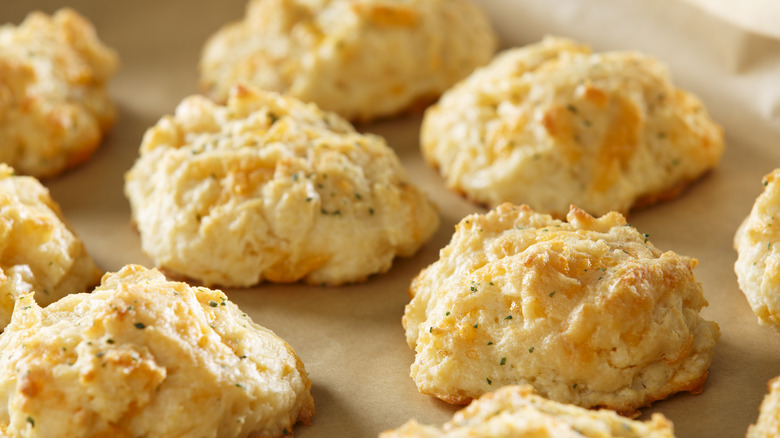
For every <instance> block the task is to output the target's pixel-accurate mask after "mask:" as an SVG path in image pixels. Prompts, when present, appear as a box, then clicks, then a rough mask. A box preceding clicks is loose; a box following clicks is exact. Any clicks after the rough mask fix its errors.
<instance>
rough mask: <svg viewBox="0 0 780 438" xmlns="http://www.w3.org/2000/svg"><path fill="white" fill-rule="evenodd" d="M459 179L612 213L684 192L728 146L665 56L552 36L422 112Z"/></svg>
mask: <svg viewBox="0 0 780 438" xmlns="http://www.w3.org/2000/svg"><path fill="white" fill-rule="evenodd" d="M421 148H422V153H423V155H424V157H425V159H426V160H427V161H428V162H429V163H430V164H431V165H433V166H435V167H437V168H438V169H439V171H440V173H441V174H442V176H443V177H444V179H445V180H446V184H447V186H448V187H449V188H451V189H453V190H456V191H458V192H462V193H464V194H465V195H466V196H467V197H468V198H470V199H471V200H473V201H476V202H479V203H483V204H486V205H488V206H491V207H494V206H496V205H498V204H501V203H503V202H512V203H515V204H527V205H529V206H530V207H531V208H533V209H534V210H536V211H539V212H545V213H550V214H553V215H554V216H555V217H560V218H562V217H564V216H565V215H566V213H567V211H568V208H569V205H570V204H575V205H577V206H579V207H580V208H582V209H583V210H585V211H587V212H589V213H591V214H594V215H603V214H606V213H608V212H610V211H619V212H622V213H624V214H625V213H627V212H628V211H629V209H630V208H632V207H635V206H642V205H647V204H651V203H653V202H656V201H660V200H664V199H667V198H671V197H674V196H676V195H677V194H678V193H679V192H680V191H681V190H682V189H683V188H684V187H685V186H686V185H687V184H688V183H690V182H692V181H694V180H696V179H697V178H699V177H700V176H702V175H703V174H704V173H705V172H706V171H707V170H709V169H711V168H713V167H714V166H715V165H716V164H717V163H718V161H719V160H720V157H721V155H722V154H723V149H724V144H723V130H722V128H721V127H720V126H719V125H717V124H716V123H715V122H713V121H712V120H711V119H710V118H709V116H708V115H707V113H706V111H705V109H704V107H703V106H702V104H701V102H700V101H699V100H698V99H697V98H696V97H694V96H693V95H691V94H689V93H687V92H685V91H683V90H680V89H677V88H675V87H674V86H673V85H672V84H671V82H670V80H669V75H668V73H667V71H666V69H665V68H664V66H662V65H661V64H660V63H659V62H658V61H657V60H655V59H653V58H651V57H648V56H645V55H642V54H640V53H635V52H606V53H595V54H594V53H591V52H590V50H589V49H588V47H587V46H584V45H581V44H577V43H575V42H573V41H570V40H567V39H562V38H552V37H547V38H545V39H544V40H542V41H541V42H540V43H537V44H532V45H529V46H526V47H523V48H517V49H511V50H508V51H506V52H503V53H502V54H499V55H498V56H497V57H496V58H495V60H494V61H493V62H491V64H489V65H488V66H486V67H484V68H481V69H478V70H476V71H475V72H474V73H473V74H472V75H471V76H469V77H468V78H467V79H465V80H464V81H462V82H461V83H459V84H458V85H456V86H455V87H453V88H452V89H451V90H449V91H447V92H446V93H445V94H444V95H443V96H442V98H441V99H440V100H439V102H438V103H437V104H436V105H434V106H432V107H430V108H429V109H428V110H427V111H426V113H425V116H424V119H423V125H422V129H421Z"/></svg>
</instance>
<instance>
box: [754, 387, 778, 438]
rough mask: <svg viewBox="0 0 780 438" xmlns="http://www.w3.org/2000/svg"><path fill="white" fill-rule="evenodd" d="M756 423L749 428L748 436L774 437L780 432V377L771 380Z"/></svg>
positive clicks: (758, 437)
mask: <svg viewBox="0 0 780 438" xmlns="http://www.w3.org/2000/svg"><path fill="white" fill-rule="evenodd" d="M767 386H769V393H768V394H767V395H766V396H764V400H763V401H762V402H761V408H760V410H759V413H758V420H756V424H751V425H750V427H749V428H748V431H747V435H746V438H774V437H777V435H778V433H780V377H775V378H774V379H772V380H770V381H769V384H768V385H767Z"/></svg>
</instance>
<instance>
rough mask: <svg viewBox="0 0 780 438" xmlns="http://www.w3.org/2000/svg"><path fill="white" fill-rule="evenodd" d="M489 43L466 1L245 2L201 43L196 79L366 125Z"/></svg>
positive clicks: (438, 85)
mask: <svg viewBox="0 0 780 438" xmlns="http://www.w3.org/2000/svg"><path fill="white" fill-rule="evenodd" d="M496 47H497V39H496V37H495V35H494V33H493V30H492V28H491V25H490V22H489V20H488V18H487V16H486V14H485V13H484V12H483V11H482V10H481V9H480V8H479V7H478V6H477V5H476V4H475V2H472V1H471V0H400V1H399V0H392V1H389V0H251V1H250V2H249V3H248V6H247V11H246V16H245V17H244V19H243V20H242V21H239V22H236V23H233V24H229V25H227V26H225V27H224V28H223V29H221V30H220V31H219V32H217V33H216V34H215V35H214V36H212V37H211V38H210V39H209V41H208V42H207V43H206V45H205V47H204V50H203V54H202V57H201V62H200V71H201V82H202V84H203V87H204V89H206V90H207V91H208V93H209V94H210V95H211V96H212V97H213V98H215V99H217V100H218V101H224V100H225V99H226V98H227V95H228V91H229V89H230V87H231V86H232V85H233V84H235V83H237V82H244V83H251V84H254V85H256V86H258V87H260V88H264V89H267V90H272V91H277V92H283V93H286V94H289V95H290V96H294V97H297V98H299V99H301V100H304V101H307V102H315V103H316V104H317V105H319V106H320V107H321V108H323V109H326V110H330V111H335V112H337V113H339V114H341V115H342V116H344V117H346V118H348V119H351V120H361V121H367V120H370V119H374V118H377V117H383V116H392V115H395V114H396V113H399V112H403V111H405V110H407V109H410V107H415V106H419V105H421V104H424V103H426V102H430V101H433V100H435V99H436V98H437V97H438V96H439V95H440V94H441V93H442V92H444V91H445V90H446V89H447V88H449V87H450V86H452V85H453V84H455V83H456V82H457V81H458V80H460V79H462V78H464V77H465V76H467V75H468V74H469V73H471V71H472V70H473V69H474V68H475V67H477V66H480V65H484V64H487V63H488V62H489V61H490V59H491V58H492V56H493V54H494V53H495V50H496Z"/></svg>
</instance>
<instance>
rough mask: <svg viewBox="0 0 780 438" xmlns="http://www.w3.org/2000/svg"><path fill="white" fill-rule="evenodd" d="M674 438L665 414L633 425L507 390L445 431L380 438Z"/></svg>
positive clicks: (409, 426) (410, 426)
mask: <svg viewBox="0 0 780 438" xmlns="http://www.w3.org/2000/svg"><path fill="white" fill-rule="evenodd" d="M403 437H409V438H411V437H416V438H466V437H484V438H488V437H489V438H515V437H555V438H613V437H615V438H617V437H620V438H673V437H674V427H673V425H672V423H671V422H670V421H669V420H667V419H666V417H664V416H663V415H662V414H659V413H654V414H653V415H652V417H651V418H650V420H648V421H644V422H642V421H633V420H629V419H627V418H625V417H622V416H620V415H618V414H616V413H615V412H612V411H609V410H606V409H604V410H598V411H594V410H588V409H583V408H580V407H578V406H574V405H569V404H563V403H557V402H554V401H551V400H547V399H545V398H543V397H539V396H538V395H535V394H534V393H533V390H532V389H531V387H530V386H505V387H503V388H501V389H498V390H496V391H495V392H492V393H487V394H485V395H483V396H481V397H480V398H478V399H477V400H475V401H474V402H472V403H471V404H470V405H469V406H468V407H467V408H464V409H461V410H460V411H458V412H456V413H455V415H454V416H453V417H452V420H450V421H448V422H446V423H444V424H443V425H442V426H441V427H435V426H429V425H422V424H420V423H418V422H417V421H415V420H411V421H409V422H408V423H406V424H404V425H403V426H401V427H400V428H398V429H396V430H392V431H386V432H383V433H381V434H380V435H379V438H403Z"/></svg>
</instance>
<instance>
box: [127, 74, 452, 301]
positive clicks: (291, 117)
mask: <svg viewBox="0 0 780 438" xmlns="http://www.w3.org/2000/svg"><path fill="white" fill-rule="evenodd" d="M125 192H126V194H127V196H128V198H129V199H130V204H131V207H132V212H133V213H132V214H133V220H134V221H135V223H136V225H137V227H138V230H139V231H140V233H141V243H142V246H143V250H144V251H145V252H146V253H147V254H149V255H150V256H151V257H152V259H154V261H155V262H156V263H157V265H158V266H160V267H163V268H165V269H167V270H169V271H174V272H176V273H179V274H183V275H185V276H187V277H190V278H193V279H196V280H198V281H201V282H203V283H204V284H219V285H223V286H251V285H254V284H256V283H258V282H260V281H263V280H268V281H272V282H295V281H298V280H302V281H304V282H307V283H310V284H317V285H319V284H327V285H337V284H343V283H350V282H357V281H362V280H364V279H365V278H366V277H368V276H369V275H372V274H375V273H380V272H385V271H387V270H388V269H389V268H390V266H391V264H392V260H393V258H394V257H395V256H396V255H401V256H409V255H411V254H413V253H414V252H416V251H417V249H418V248H419V247H420V246H421V245H422V244H423V242H424V241H426V240H427V239H428V238H429V237H430V236H431V235H432V234H433V232H434V231H435V230H436V228H437V227H438V223H439V217H438V213H437V210H436V208H435V207H434V206H433V204H432V203H431V202H430V201H429V200H428V199H427V198H426V196H425V195H424V194H423V193H422V192H421V191H420V190H418V189H417V188H416V187H415V186H413V185H412V184H411V183H410V181H409V178H408V176H407V174H406V172H405V171H404V169H403V167H402V166H401V162H400V160H399V159H398V157H397V156H396V154H395V153H394V152H393V150H392V149H390V148H389V147H388V146H387V144H386V143H385V141H384V140H383V139H382V138H380V137H378V136H374V135H370V134H369V135H363V134H360V133H358V132H357V131H355V129H354V128H353V127H352V125H350V124H349V123H348V122H346V121H345V120H344V119H342V118H341V117H339V116H338V115H336V114H335V113H330V112H323V111H321V110H319V109H318V108H317V107H316V106H314V105H313V104H304V103H302V102H300V101H298V100H297V99H293V98H289V97H284V96H281V95H278V94H276V93H271V92H266V91H261V90H258V89H255V88H252V87H244V86H237V87H236V88H234V93H233V94H232V95H231V98H230V99H229V100H228V102H227V105H226V106H221V105H218V104H215V103H213V102H212V101H210V100H208V99H206V98H205V97H202V96H193V97H190V98H187V99H185V100H184V101H183V102H182V103H181V104H180V105H179V107H178V108H177V109H176V113H175V115H173V116H165V117H163V118H162V119H161V120H160V121H159V122H158V123H157V125H156V126H154V127H152V128H151V129H149V130H148V131H147V133H146V135H145V136H144V140H143V143H142V145H141V156H140V158H139V159H138V160H137V161H136V163H135V165H134V166H133V167H132V169H131V170H130V171H129V172H128V173H127V174H126V185H125Z"/></svg>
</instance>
